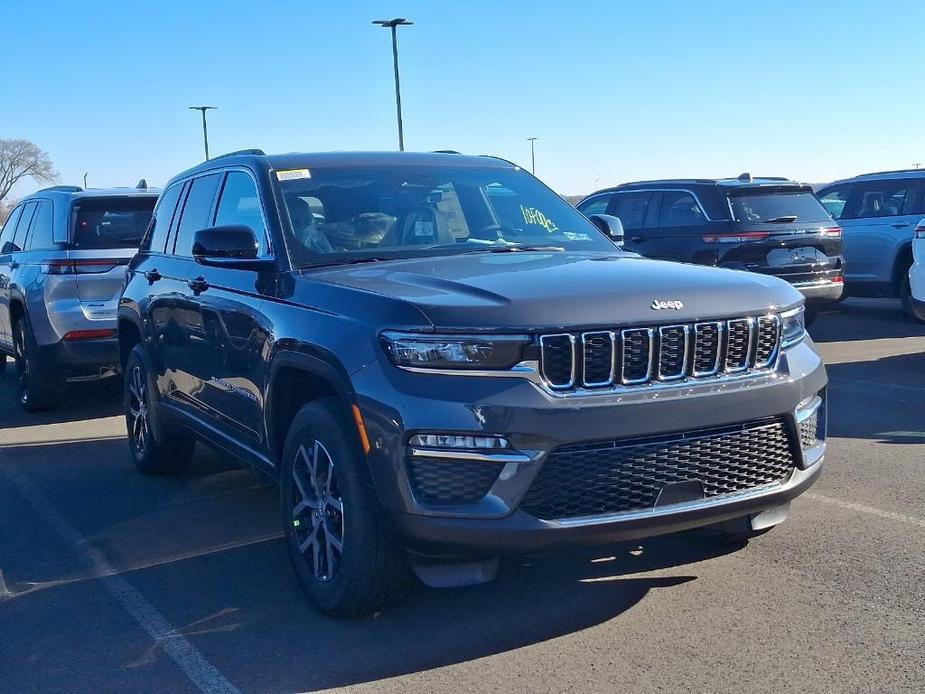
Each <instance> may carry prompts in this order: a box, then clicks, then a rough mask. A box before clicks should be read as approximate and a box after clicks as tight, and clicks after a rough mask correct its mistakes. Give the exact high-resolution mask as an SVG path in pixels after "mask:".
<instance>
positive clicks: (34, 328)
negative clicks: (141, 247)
mask: <svg viewBox="0 0 925 694" xmlns="http://www.w3.org/2000/svg"><path fill="white" fill-rule="evenodd" d="M157 197H158V191H156V190H154V189H150V188H148V187H147V186H146V185H145V184H144V181H142V182H140V183H139V187H137V188H115V189H107V190H102V189H99V190H83V189H81V188H78V187H76V186H53V187H51V188H45V189H44V190H40V191H39V192H37V193H34V194H33V195H30V196H28V197H27V198H25V199H24V200H23V201H22V202H21V203H20V204H19V205H18V206H17V207H16V209H14V210H13V213H12V214H11V215H10V217H9V219H8V220H7V223H6V225H5V226H4V227H3V231H2V232H0V371H3V370H4V369H5V368H6V364H7V360H6V357H7V356H12V357H13V358H14V360H15V362H16V370H17V375H18V379H17V383H18V386H19V400H20V403H21V404H22V406H23V407H24V408H25V409H26V410H28V411H30V412H37V411H40V410H44V409H48V408H50V407H52V406H53V405H54V404H55V401H56V399H57V396H58V395H59V393H60V391H61V388H62V387H63V386H64V384H65V383H66V382H68V381H86V380H96V379H100V378H105V377H107V376H112V375H114V374H116V373H117V371H118V364H119V342H118V338H117V336H116V308H117V305H118V302H119V293H120V291H121V290H122V284H123V281H124V278H125V266H126V264H127V263H128V261H129V260H130V259H131V257H132V256H133V255H134V254H135V251H136V250H137V249H138V244H139V243H140V241H141V237H142V235H143V234H144V232H145V229H146V228H147V225H148V222H149V221H150V219H151V213H152V211H153V209H154V204H155V203H156V202H157Z"/></svg>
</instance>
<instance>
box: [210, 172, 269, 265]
mask: <svg viewBox="0 0 925 694" xmlns="http://www.w3.org/2000/svg"><path fill="white" fill-rule="evenodd" d="M227 224H243V225H244V226H247V227H250V228H251V229H252V230H253V232H254V234H255V235H256V237H257V252H258V254H259V255H265V254H266V251H267V244H266V235H267V233H266V232H267V226H266V224H265V223H264V221H263V214H262V213H261V211H260V196H259V195H258V194H257V185H256V184H255V183H254V179H252V178H251V177H250V176H249V175H247V174H246V173H244V172H243V171H231V172H229V174H228V176H226V177H225V185H224V187H223V188H222V196H221V198H220V199H219V202H218V210H217V211H216V213H215V226H225V225H227Z"/></svg>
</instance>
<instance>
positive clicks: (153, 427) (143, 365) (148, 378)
mask: <svg viewBox="0 0 925 694" xmlns="http://www.w3.org/2000/svg"><path fill="white" fill-rule="evenodd" d="M123 388H124V405H125V428H126V430H127V432H128V444H129V449H130V450H131V452H132V459H133V460H134V461H135V467H137V468H138V470H140V471H141V472H143V473H145V474H148V475H156V474H163V473H167V472H173V471H175V470H178V469H179V468H181V467H183V466H184V465H186V463H187V462H189V459H190V458H191V457H192V455H193V448H194V446H195V439H193V438H192V437H191V436H190V435H189V434H188V433H187V432H185V431H181V430H178V429H176V428H175V427H172V426H170V425H169V424H168V423H167V422H165V421H164V420H163V418H162V417H161V414H160V409H159V403H158V398H157V390H156V385H155V383H154V375H153V373H152V371H151V368H150V367H149V362H148V357H147V355H146V354H145V351H144V349H143V348H142V346H141V345H135V347H134V349H132V351H131V353H130V354H129V355H128V359H127V360H126V362H125V372H124V378H123Z"/></svg>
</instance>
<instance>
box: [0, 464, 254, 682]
mask: <svg viewBox="0 0 925 694" xmlns="http://www.w3.org/2000/svg"><path fill="white" fill-rule="evenodd" d="M0 474H2V475H4V476H5V477H6V478H7V479H8V480H9V481H10V483H11V484H12V485H13V486H14V487H16V489H17V491H18V492H19V493H20V494H21V495H22V496H23V497H24V498H25V499H27V500H28V501H29V503H31V504H32V506H34V507H35V510H36V512H37V513H39V514H41V516H42V518H43V519H44V520H45V522H46V523H47V524H48V525H49V526H50V527H51V529H52V530H54V531H55V533H56V534H57V535H58V536H59V537H60V538H61V539H62V540H64V542H65V543H67V544H69V545H72V546H73V547H74V548H75V549H77V550H78V551H79V552H80V553H81V558H82V559H83V560H84V562H85V563H86V564H87V565H88V566H89V568H90V571H91V572H92V573H93V576H94V577H95V578H96V579H98V580H99V581H100V583H102V584H103V586H105V587H106V589H107V590H108V591H109V592H110V593H111V594H112V596H113V597H114V598H115V599H116V600H118V601H119V603H120V604H121V605H122V607H123V608H124V609H125V611H126V612H128V613H129V614H130V615H131V616H132V617H133V618H134V619H135V621H136V622H138V624H139V625H141V627H142V628H143V629H144V630H145V631H146V632H148V635H149V636H150V637H151V638H152V639H153V640H154V642H155V643H156V644H157V645H159V646H160V647H161V648H163V649H164V652H165V653H166V654H167V655H168V656H169V657H170V659H171V660H173V662H174V663H175V664H176V665H177V666H178V667H179V668H180V669H181V670H182V671H183V672H184V674H186V676H187V677H188V678H189V679H190V681H192V683H193V684H195V685H196V687H198V688H199V690H200V691H202V692H207V693H208V694H240V692H239V690H238V689H237V688H236V687H235V686H234V685H233V684H231V682H229V681H228V680H227V679H225V676H224V675H222V673H221V672H219V671H218V669H217V668H216V667H215V666H214V665H212V664H211V663H209V662H208V661H207V660H206V659H205V657H204V656H203V655H202V653H200V652H199V650H198V649H197V648H196V647H195V646H194V645H193V644H191V643H190V642H189V641H188V640H187V639H186V637H184V636H183V634H181V633H180V632H178V631H177V630H176V629H175V628H174V627H172V626H171V625H170V623H169V622H168V621H167V620H166V619H164V617H163V615H161V613H160V612H158V611H157V608H156V607H154V605H152V604H151V603H150V602H148V600H147V599H146V598H145V597H144V596H143V595H142V594H141V593H139V592H138V590H136V589H135V588H134V587H133V586H132V585H131V584H130V583H129V582H128V581H126V580H125V579H124V578H123V577H122V576H120V575H118V574H117V573H116V569H115V567H113V566H112V564H110V563H109V562H108V561H106V558H105V557H104V556H103V554H102V553H101V552H100V551H99V550H96V549H94V548H93V547H91V546H90V544H89V543H88V542H87V540H86V539H85V538H84V537H83V536H82V535H81V534H80V533H79V532H77V530H75V529H74V527H73V526H72V525H71V524H70V523H68V522H67V520H65V518H64V517H63V516H62V515H61V514H60V513H58V511H56V510H55V509H54V508H53V507H52V506H51V504H49V502H48V500H47V499H46V498H45V497H44V496H42V493H41V492H40V491H39V490H38V489H37V488H36V487H35V485H33V484H32V482H30V481H29V480H28V479H26V477H25V476H24V475H22V474H21V473H20V472H18V471H17V470H14V469H12V468H10V467H9V466H2V467H0Z"/></svg>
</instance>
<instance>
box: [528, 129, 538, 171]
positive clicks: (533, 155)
mask: <svg viewBox="0 0 925 694" xmlns="http://www.w3.org/2000/svg"><path fill="white" fill-rule="evenodd" d="M527 139H528V140H529V141H530V168H531V169H532V170H531V173H532V174H533V175H534V176H536V152H535V151H534V148H533V143H534V142H536V141H537V140H538V139H540V138H538V137H528V138H527Z"/></svg>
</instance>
